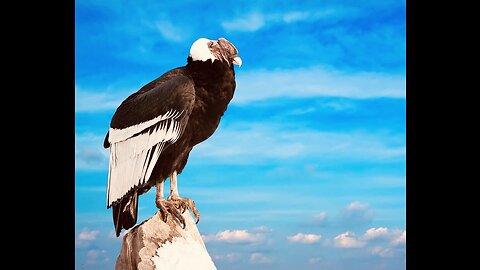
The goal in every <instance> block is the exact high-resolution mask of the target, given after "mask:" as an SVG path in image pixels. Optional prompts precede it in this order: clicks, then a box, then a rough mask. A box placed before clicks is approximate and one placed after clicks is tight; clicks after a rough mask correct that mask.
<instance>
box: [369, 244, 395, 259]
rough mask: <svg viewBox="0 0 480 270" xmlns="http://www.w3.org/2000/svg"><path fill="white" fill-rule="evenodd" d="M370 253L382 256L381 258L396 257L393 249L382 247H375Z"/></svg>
mask: <svg viewBox="0 0 480 270" xmlns="http://www.w3.org/2000/svg"><path fill="white" fill-rule="evenodd" d="M370 252H371V253H372V254H373V255H377V256H380V257H384V258H389V257H393V255H394V252H393V249H392V248H389V247H382V246H374V247H372V248H370Z"/></svg>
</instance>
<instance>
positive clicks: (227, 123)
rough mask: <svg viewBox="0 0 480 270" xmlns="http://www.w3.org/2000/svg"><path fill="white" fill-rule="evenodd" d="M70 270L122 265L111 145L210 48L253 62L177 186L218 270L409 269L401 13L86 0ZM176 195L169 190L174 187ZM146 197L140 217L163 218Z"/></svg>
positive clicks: (388, 6)
mask: <svg viewBox="0 0 480 270" xmlns="http://www.w3.org/2000/svg"><path fill="white" fill-rule="evenodd" d="M75 5H76V8H75V13H76V17H75V22H76V28H75V35H76V41H75V44H76V46H75V66H76V69H75V95H76V107H75V111H76V112H75V115H76V119H75V122H76V125H75V126H76V130H75V137H76V145H75V156H76V158H75V166H76V167H75V168H76V169H75V172H76V173H75V175H76V179H75V195H76V198H75V202H76V206H75V217H76V219H75V225H76V227H75V233H76V234H75V240H76V241H75V248H76V251H75V264H76V268H77V269H113V267H114V264H115V261H116V257H117V256H118V253H119V250H120V246H121V239H120V238H115V237H113V223H112V218H111V210H110V209H109V210H107V209H106V206H105V203H106V195H105V191H106V185H107V168H108V151H107V150H104V149H103V148H102V142H103V138H104V135H105V133H106V131H107V130H108V126H109V123H110V119H111V117H112V115H113V113H114V111H115V109H116V107H117V106H118V105H119V104H120V102H121V101H122V100H123V99H125V98H126V97H127V96H128V95H130V94H131V93H133V92H135V91H137V90H138V89H139V88H140V87H141V86H143V85H144V84H146V83H148V82H149V81H151V80H152V79H155V78H157V77H158V76H160V75H161V74H163V73H164V72H166V71H168V70H170V69H172V68H175V67H178V66H183V65H185V64H186V57H187V56H188V51H189V47H190V45H191V44H192V43H193V41H195V40H196V39H197V38H199V37H207V38H210V39H217V38H219V37H225V38H227V39H228V40H230V41H231V42H232V43H234V44H235V46H236V47H237V48H238V50H239V54H240V56H241V57H242V59H243V65H242V67H241V68H236V75H237V88H236V92H235V97H234V99H233V100H232V102H231V103H230V105H229V108H228V110H227V112H226V114H225V116H224V117H223V118H222V122H221V124H220V126H219V128H218V130H217V131H216V133H215V134H214V135H213V136H212V137H211V138H210V139H209V140H207V141H206V142H204V143H202V144H200V145H198V146H197V147H195V148H194V150H193V151H192V153H191V155H190V158H189V162H188V165H187V167H186V168H185V170H184V172H183V173H182V174H181V175H180V176H179V190H180V194H181V195H182V196H186V197H191V198H193V199H195V201H196V203H197V206H198V208H199V210H200V213H201V215H202V220H201V222H200V223H199V225H198V227H199V230H200V232H201V233H202V235H203V236H204V239H205V242H206V246H207V249H208V250H209V252H210V254H211V256H212V258H213V259H214V261H215V263H216V265H217V267H218V268H219V269H230V270H235V269H302V270H307V269H312V270H313V269H405V259H406V258H405V241H406V231H405V229H406V223H405V218H406V215H405V211H406V209H405V157H406V148H405V144H406V136H405V104H406V101H405V81H406V78H405V61H406V60H405V53H406V52H405V48H406V42H405V2H404V1H386V0H383V1H360V2H359V1H306V2H301V1H293V0H288V1H281V2H279V1H238V0H237V1H223V2H221V4H220V2H218V1H175V3H174V2H172V1H168V2H165V1H126V0H115V1H113V0H106V1H88V0H77V1H76V4H75ZM167 184H168V183H167ZM154 198H155V193H154V190H151V191H150V192H149V193H147V194H145V195H143V196H141V197H140V203H139V207H140V208H139V221H141V220H144V219H146V218H148V217H150V216H152V215H153V214H154V213H155V212H156V211H157V209H156V207H155V204H154Z"/></svg>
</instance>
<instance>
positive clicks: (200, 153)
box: [191, 123, 406, 164]
mask: <svg viewBox="0 0 480 270" xmlns="http://www.w3.org/2000/svg"><path fill="white" fill-rule="evenodd" d="M397 140H400V139H399V138H397V137H396V136H392V135H388V136H387V135H381V134H379V135H377V134H366V133H357V132H348V133H347V132H345V133H340V132H323V131H310V130H290V129H289V128H288V127H282V126H278V125H274V124H269V123H246V124H242V123H239V124H234V125H233V126H229V127H228V129H226V128H223V127H220V129H219V130H217V132H216V133H215V134H214V135H213V136H212V137H211V138H210V139H209V140H207V141H205V142H204V143H202V144H199V145H197V146H196V148H195V151H192V153H191V159H195V162H196V163H197V164H198V163H208V164H212V163H221V164H225V163H226V164H252V163H253V164H257V163H261V162H267V161H268V162H272V161H278V160H288V161H292V160H300V159H301V158H302V157H303V158H307V157H308V158H312V157H313V158H314V159H317V160H318V159H329V160H336V159H341V160H343V161H345V160H375V161H378V162H383V161H387V160H392V159H400V158H404V157H405V152H406V151H405V145H395V144H396V141H397ZM232 141H234V142H235V144H232ZM392 142H393V143H392Z"/></svg>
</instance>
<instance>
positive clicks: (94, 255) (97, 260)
mask: <svg viewBox="0 0 480 270" xmlns="http://www.w3.org/2000/svg"><path fill="white" fill-rule="evenodd" d="M85 262H86V263H87V264H106V263H109V262H110V258H109V257H108V256H107V251H106V250H104V249H90V250H88V251H87V259H86V261H85Z"/></svg>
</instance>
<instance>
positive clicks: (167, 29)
mask: <svg viewBox="0 0 480 270" xmlns="http://www.w3.org/2000/svg"><path fill="white" fill-rule="evenodd" d="M156 27H157V29H158V31H159V32H160V34H161V35H162V37H163V38H165V39H166V40H168V41H173V42H181V41H184V40H185V39H186V38H187V37H186V34H185V30H183V29H179V28H178V27H177V26H175V25H173V24H172V22H170V21H168V20H161V21H158V22H157V23H156Z"/></svg>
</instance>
